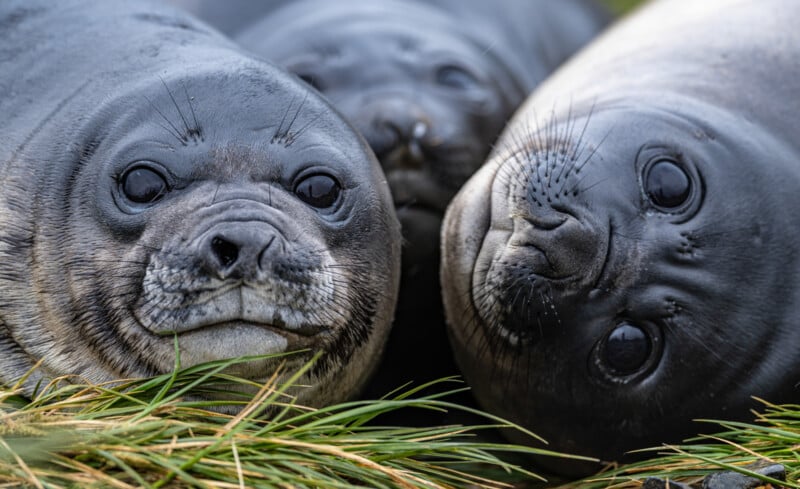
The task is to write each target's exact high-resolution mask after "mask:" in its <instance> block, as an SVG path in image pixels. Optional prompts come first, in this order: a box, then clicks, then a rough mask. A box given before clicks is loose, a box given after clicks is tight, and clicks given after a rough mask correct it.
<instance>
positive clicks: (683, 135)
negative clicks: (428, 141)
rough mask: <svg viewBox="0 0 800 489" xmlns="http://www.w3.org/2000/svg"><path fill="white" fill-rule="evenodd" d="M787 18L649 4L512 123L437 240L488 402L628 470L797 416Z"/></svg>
mask: <svg viewBox="0 0 800 489" xmlns="http://www.w3.org/2000/svg"><path fill="white" fill-rule="evenodd" d="M798 22H800V5H798V4H797V3H796V2H794V1H792V0H769V1H755V0H711V1H704V2H684V1H683V0H663V1H659V2H655V3H653V4H652V5H651V6H649V7H646V8H644V9H643V10H642V11H640V12H639V13H637V14H634V15H632V16H631V17H630V18H629V19H627V20H625V21H623V22H622V23H621V24H620V25H618V26H617V27H616V28H612V29H611V30H610V31H609V32H608V33H607V34H605V35H603V36H601V37H600V38H599V39H598V40H597V41H596V42H595V43H593V44H592V45H591V46H590V47H588V48H587V49H586V50H584V51H582V52H581V53H580V54H578V55H576V56H575V57H574V58H573V59H572V60H570V61H569V62H568V63H567V64H566V65H565V66H564V67H563V69H561V70H559V71H558V72H557V73H556V74H555V75H554V76H553V77H552V78H550V79H549V80H548V81H546V82H545V83H544V84H542V86H541V87H540V89H539V90H537V91H536V92H535V93H534V94H533V96H532V97H531V98H530V99H529V101H527V102H526V103H525V104H524V105H523V107H522V108H521V109H520V111H519V112H518V113H517V114H516V115H515V116H514V118H513V119H512V121H511V122H510V123H509V126H508V128H507V130H506V131H505V132H504V134H503V135H502V136H501V138H500V140H499V141H498V145H497V150H496V151H495V152H494V153H493V156H492V157H491V158H490V160H489V161H488V163H487V164H486V166H484V167H483V168H482V169H481V170H480V171H479V172H478V173H476V174H475V176H473V177H472V178H471V179H470V181H469V182H468V183H467V184H466V185H465V186H464V188H463V189H462V190H461V191H460V193H459V194H458V195H457V196H456V197H455V198H454V200H453V202H452V204H451V205H450V207H449V209H448V211H447V214H446V217H445V222H444V225H443V231H442V240H443V243H442V253H443V258H442V282H443V284H444V302H445V307H446V312H447V316H448V324H449V333H450V335H451V339H452V342H453V348H454V351H455V354H456V357H457V361H458V364H459V365H460V367H461V368H462V370H463V372H464V375H465V377H466V379H467V381H468V382H469V384H470V385H471V386H472V388H473V392H474V394H475V395H476V397H477V399H478V400H479V402H480V404H481V405H482V406H483V407H484V408H485V409H487V410H489V411H492V412H494V413H497V414H500V415H502V416H506V417H508V418H510V419H511V420H513V421H516V422H518V423H520V424H522V425H523V426H525V427H527V428H529V429H531V430H533V431H534V432H536V433H537V434H539V435H541V436H543V437H544V438H545V439H546V440H548V441H549V442H550V445H549V448H552V449H556V450H563V451H568V452H571V453H578V454H585V455H591V456H596V457H599V458H601V459H603V460H622V461H625V460H629V458H628V456H623V455H624V454H625V453H626V452H627V451H629V450H633V449H638V448H643V447H650V446H658V445H660V444H661V443H664V442H677V441H680V440H682V439H684V438H686V437H689V436H692V435H695V434H697V433H699V432H701V431H703V430H705V429H707V428H705V427H704V425H700V424H697V423H694V422H693V421H692V420H694V419H698V418H712V419H735V418H742V419H745V420H749V419H752V414H751V413H749V412H748V409H750V408H753V407H757V406H758V405H759V404H757V403H756V402H755V401H753V400H752V399H751V396H759V397H762V398H764V399H766V400H768V401H770V402H775V403H780V402H787V401H789V402H797V400H798V399H799V398H800V392H799V391H798V387H797V385H798V381H800V361H798V357H797V354H796V352H797V351H798V348H800V329H798V327H797V316H798V311H800V262H798V260H800V255H799V254H798V252H797V243H798V242H800V226H798V223H797V219H796V216H795V214H796V211H795V210H796V209H798V208H800V138H798V137H797V136H798V134H800V119H798V117H797V114H798V113H800V97H798V94H800V81H799V80H800V64H798V62H797V54H798V53H800V32H798V30H797V28H796V26H797V25H798ZM518 441H520V440H518ZM640 456H641V455H640ZM546 462H547V463H548V465H549V466H550V467H552V468H555V469H557V470H560V471H563V472H567V473H579V472H584V471H587V470H592V469H593V468H596V467H587V466H582V467H581V466H577V465H575V464H567V463H556V462H554V461H553V460H549V461H546Z"/></svg>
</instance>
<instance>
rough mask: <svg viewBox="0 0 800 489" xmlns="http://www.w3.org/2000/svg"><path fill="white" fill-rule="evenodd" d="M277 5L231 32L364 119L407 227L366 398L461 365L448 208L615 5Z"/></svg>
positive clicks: (354, 0) (509, 0)
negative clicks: (455, 345)
mask: <svg viewBox="0 0 800 489" xmlns="http://www.w3.org/2000/svg"><path fill="white" fill-rule="evenodd" d="M205 3H207V2H205ZM268 3H270V2H268ZM271 5H272V6H273V10H272V11H270V12H268V13H267V14H266V15H264V16H263V17H262V18H261V19H260V20H258V21H255V22H252V23H251V24H250V25H249V26H247V27H246V28H244V29H242V30H240V31H238V32H236V33H235V34H234V39H235V40H236V41H237V42H239V43H240V44H241V45H242V46H243V47H245V48H247V49H249V50H250V51H252V52H253V53H255V54H257V55H259V56H262V57H264V58H266V59H268V60H271V61H274V62H276V63H277V64H279V65H281V66H283V67H285V68H286V69H288V70H289V71H290V72H293V73H295V74H297V75H298V76H299V77H300V78H302V79H303V80H306V81H307V82H308V83H310V84H311V85H313V86H314V87H316V88H317V89H318V90H319V91H320V92H321V93H323V94H324V95H325V96H326V97H327V98H328V99H329V100H331V101H332V103H333V104H334V105H335V106H336V107H337V108H338V109H339V110H340V111H342V113H343V114H344V115H345V117H346V118H347V119H348V120H350V121H351V122H352V123H353V124H354V125H355V126H356V128H357V129H358V130H359V131H360V132H361V133H362V134H363V135H364V137H365V138H366V140H367V142H368V143H369V144H370V146H371V147H372V148H373V150H374V151H375V153H376V154H377V156H378V159H379V160H380V162H381V165H382V167H383V169H384V171H385V173H386V177H387V179H388V182H389V186H390V188H391V191H392V195H393V198H394V204H395V207H396V209H397V213H398V217H399V219H400V222H401V226H402V229H403V238H404V246H403V254H402V274H401V276H402V278H401V286H400V298H399V302H398V306H397V314H396V319H395V324H394V328H393V330H392V333H391V337H390V340H389V346H388V349H387V351H386V353H385V357H384V362H383V364H382V367H381V368H380V370H379V373H378V376H377V377H376V379H375V381H374V382H373V384H374V386H375V388H374V389H371V394H374V395H383V394H386V392H387V391H388V390H389V389H393V388H395V387H398V386H399V385H400V384H402V383H405V382H408V381H409V380H413V381H415V382H422V381H426V380H430V379H434V378H439V377H443V376H446V375H453V374H456V373H457V369H456V368H455V365H454V364H453V360H452V354H451V353H450V349H449V345H448V343H447V337H446V332H445V327H444V313H443V307H442V304H441V290H440V286H439V277H438V274H439V272H438V270H439V257H440V252H439V250H440V244H439V235H440V228H441V220H442V217H443V215H444V210H445V209H446V206H447V204H448V203H449V201H450V199H451V198H452V197H453V195H455V193H456V191H457V190H458V189H459V188H460V187H461V185H462V184H463V183H464V182H466V180H467V178H469V176H470V175H472V174H473V173H474V172H475V170H477V169H478V167H479V166H480V165H481V164H482V163H483V162H484V161H485V158H486V156H487V154H488V153H489V149H490V147H491V144H492V143H493V142H494V141H495V139H496V138H497V136H498V135H499V134H500V131H501V130H502V128H503V127H504V125H505V123H506V121H507V119H508V118H509V117H510V116H511V114H512V113H513V111H514V110H515V109H516V108H517V107H518V105H519V104H520V103H522V101H523V100H524V97H525V96H526V95H527V94H528V93H530V91H531V90H532V89H533V88H534V87H535V86H536V85H537V84H538V83H539V82H541V81H542V80H543V79H544V78H545V77H546V76H547V75H548V74H549V73H551V72H552V71H553V70H554V69H555V68H556V67H557V66H558V65H559V64H561V63H562V62H563V61H564V60H565V59H566V58H567V57H568V56H570V55H571V54H572V53H573V52H575V51H576V50H577V49H578V48H579V47H581V46H582V45H584V44H585V43H586V42H588V41H589V40H590V39H591V38H592V37H593V36H594V35H595V34H597V32H598V31H599V30H600V29H601V28H602V27H603V26H604V25H605V23H606V22H607V20H608V15H607V12H605V11H604V10H602V9H600V8H598V6H597V5H596V4H594V3H593V2H591V1H587V0H568V1H558V2H553V1H551V0H502V1H500V2H485V1H483V0H469V1H465V0H428V1H425V0H419V1H416V0H415V1H408V0H406V1H395V0H377V1H376V0H347V1H337V2H330V1H328V0H300V1H292V2H285V1H284V2H281V1H278V2H271ZM206 13H208V12H206ZM212 21H213V19H212ZM410 354H411V355H413V356H414V358H415V360H414V361H412V362H410V361H409V355H410Z"/></svg>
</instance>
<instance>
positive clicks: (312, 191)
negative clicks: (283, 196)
mask: <svg viewBox="0 0 800 489" xmlns="http://www.w3.org/2000/svg"><path fill="white" fill-rule="evenodd" d="M341 190H342V187H341V186H340V185H339V182H337V181H336V180H334V179H333V178H332V177H330V176H329V175H324V174H320V173H317V174H315V175H309V176H307V177H305V178H304V179H303V180H301V181H300V182H299V183H298V184H297V186H296V187H295V188H294V193H295V194H297V196H298V197H300V200H302V201H303V202H305V203H306V204H308V205H310V206H313V207H316V208H318V209H326V208H328V207H331V206H333V204H335V203H336V200H337V199H338V198H339V193H340V192H341Z"/></svg>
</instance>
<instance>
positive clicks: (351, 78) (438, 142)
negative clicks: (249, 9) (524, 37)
mask: <svg viewBox="0 0 800 489" xmlns="http://www.w3.org/2000/svg"><path fill="white" fill-rule="evenodd" d="M355 5H356V6H353V5H349V4H343V5H338V4H337V5H336V6H335V8H334V7H333V6H330V5H326V4H325V2H322V3H319V2H317V3H314V6H315V8H318V9H320V10H318V11H316V12H313V13H308V14H307V15H306V12H308V10H309V8H311V7H309V6H306V7H305V9H304V15H303V16H302V17H298V18H288V17H290V16H289V15H286V14H281V13H278V14H277V15H276V19H272V18H267V20H266V22H265V23H262V24H261V25H259V24H257V25H256V26H255V27H251V28H249V29H248V30H246V31H245V32H244V33H243V34H242V35H240V36H239V37H238V41H239V42H241V43H242V44H243V45H244V46H245V47H247V48H249V49H251V50H253V51H254V52H256V53H257V54H260V55H262V56H265V57H266V58H268V59H270V60H271V61H274V62H276V63H278V64H280V65H282V66H284V67H286V68H287V69H288V70H289V71H290V72H293V73H295V74H297V75H298V76H299V77H300V78H301V79H303V80H305V81H306V82H308V83H309V84H310V85H312V86H314V87H315V88H317V89H318V90H319V91H320V92H322V93H323V94H325V95H326V97H327V98H328V99H329V100H331V101H332V102H333V104H334V105H335V106H336V107H337V109H339V110H340V111H341V112H342V113H343V114H344V115H345V117H346V118H347V119H348V120H350V121H351V122H352V123H353V124H354V125H355V126H356V128H357V129H358V130H359V131H360V132H361V133H362V134H363V135H364V137H365V138H366V139H367V141H368V142H369V144H370V146H371V147H372V148H373V150H374V151H375V153H376V154H377V156H378V159H379V160H380V162H381V165H382V166H383V169H384V172H385V173H386V177H387V180H388V182H389V186H390V188H391V191H392V195H393V198H394V203H395V207H396V208H397V212H398V217H399V219H400V221H401V224H402V228H403V234H404V238H405V239H406V241H407V242H408V247H407V248H404V255H403V264H404V268H405V266H406V265H411V264H413V265H414V266H418V265H417V264H419V263H429V262H430V260H431V256H438V248H439V246H438V235H439V230H440V226H441V218H442V216H443V214H444V211H445V209H446V206H447V204H448V203H449V201H450V199H451V198H452V197H453V195H455V192H456V191H457V190H458V189H459V188H460V186H461V185H462V184H463V183H464V182H465V181H466V180H467V178H469V176H470V175H472V173H474V172H475V171H476V170H477V168H478V167H479V166H480V165H481V164H482V163H483V161H484V158H485V156H486V154H487V153H488V151H489V147H490V144H491V143H492V142H493V141H494V140H495V138H496V137H497V135H498V134H499V133H500V130H501V129H502V127H503V125H504V124H505V121H506V119H507V117H508V116H509V115H510V114H511V112H512V111H513V109H514V108H515V107H516V105H517V104H518V103H519V102H520V101H521V99H522V97H523V96H524V89H523V88H522V82H521V81H519V80H517V79H515V75H514V73H513V71H512V70H511V69H510V68H509V67H508V66H506V65H505V64H504V63H503V62H502V61H501V60H500V59H499V58H497V57H495V56H494V55H493V54H492V53H491V52H490V51H489V50H487V49H486V48H485V47H483V46H482V45H481V44H480V43H479V42H478V40H477V39H475V37H474V36H473V35H472V34H471V33H470V32H469V31H468V30H467V29H466V28H463V27H461V26H459V25H458V24H457V22H456V21H455V20H454V19H446V18H444V15H443V14H442V13H441V12H440V11H439V10H437V9H435V8H433V7H432V6H428V5H423V4H417V3H416V2H415V3H411V2H404V3H396V2H380V3H379V4H378V5H375V6H369V5H366V4H365V5H361V4H358V2H356V3H355ZM292 12H299V8H294V10H292ZM437 262H438V259H437Z"/></svg>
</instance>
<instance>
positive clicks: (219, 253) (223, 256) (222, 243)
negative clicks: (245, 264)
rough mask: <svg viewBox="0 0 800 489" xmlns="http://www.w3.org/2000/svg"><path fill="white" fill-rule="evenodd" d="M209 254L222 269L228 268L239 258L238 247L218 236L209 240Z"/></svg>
mask: <svg viewBox="0 0 800 489" xmlns="http://www.w3.org/2000/svg"><path fill="white" fill-rule="evenodd" d="M211 252H212V253H213V254H214V257H215V258H216V259H217V260H219V263H220V264H221V265H222V267H223V268H229V267H230V266H231V265H233V264H234V263H235V262H236V259H237V258H239V246H237V245H236V244H235V243H231V242H230V241H228V240H227V239H225V238H222V237H219V236H215V237H214V238H213V239H212V240H211Z"/></svg>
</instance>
